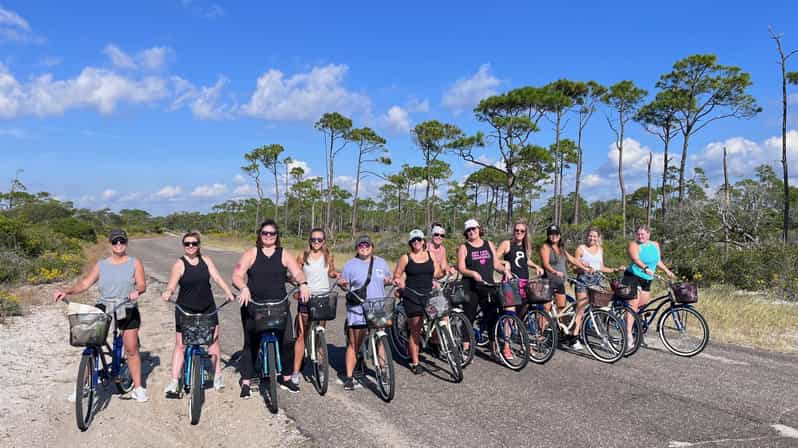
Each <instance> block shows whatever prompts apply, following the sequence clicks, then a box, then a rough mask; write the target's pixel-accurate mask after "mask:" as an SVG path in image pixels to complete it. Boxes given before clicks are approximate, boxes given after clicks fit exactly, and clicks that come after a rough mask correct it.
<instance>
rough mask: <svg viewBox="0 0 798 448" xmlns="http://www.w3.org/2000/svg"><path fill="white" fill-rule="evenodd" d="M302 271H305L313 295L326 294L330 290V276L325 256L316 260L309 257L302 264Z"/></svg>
mask: <svg viewBox="0 0 798 448" xmlns="http://www.w3.org/2000/svg"><path fill="white" fill-rule="evenodd" d="M308 257H310V255H308ZM302 271H303V272H304V273H305V279H307V281H308V288H310V294H311V295H318V294H325V293H327V292H329V291H330V276H329V272H328V266H327V264H326V263H325V259H324V256H321V257H319V258H317V259H315V260H314V259H312V258H308V259H307V261H305V263H304V264H303V265H302Z"/></svg>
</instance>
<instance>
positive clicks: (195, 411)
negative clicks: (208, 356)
mask: <svg viewBox="0 0 798 448" xmlns="http://www.w3.org/2000/svg"><path fill="white" fill-rule="evenodd" d="M202 370H203V366H202V356H200V354H199V353H194V354H193V355H191V391H190V392H189V394H188V410H189V415H190V416H191V424H192V425H196V424H197V423H199V419H200V414H201V413H202V402H203V401H204V400H205V382H204V381H203V378H202Z"/></svg>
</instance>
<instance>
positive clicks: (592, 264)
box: [571, 227, 624, 350]
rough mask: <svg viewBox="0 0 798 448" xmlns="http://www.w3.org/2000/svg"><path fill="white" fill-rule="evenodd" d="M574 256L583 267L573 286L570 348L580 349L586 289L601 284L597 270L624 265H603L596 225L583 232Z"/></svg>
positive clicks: (601, 270) (604, 270) (606, 269)
mask: <svg viewBox="0 0 798 448" xmlns="http://www.w3.org/2000/svg"><path fill="white" fill-rule="evenodd" d="M574 258H576V259H577V260H579V261H581V262H582V265H584V266H585V269H578V270H577V271H578V272H577V275H576V279H577V280H578V281H579V284H577V285H576V287H575V288H574V289H575V290H576V321H575V323H574V342H573V344H572V345H571V348H572V349H574V350H581V349H583V348H584V347H583V346H582V343H581V342H579V329H580V328H581V325H582V316H583V315H584V313H585V307H586V306H587V290H588V287H590V286H598V285H600V284H601V276H600V275H598V273H599V272H605V273H611V272H615V271H616V270H623V269H624V267H623V266H622V267H620V268H618V269H613V268H608V267H606V266H604V250H603V249H602V247H601V232H600V231H599V229H598V228H596V227H590V228H589V229H587V232H585V244H580V245H579V247H577V248H576V252H574Z"/></svg>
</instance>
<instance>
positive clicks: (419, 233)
mask: <svg viewBox="0 0 798 448" xmlns="http://www.w3.org/2000/svg"><path fill="white" fill-rule="evenodd" d="M416 238H421V239H422V240H423V239H424V232H422V231H421V230H419V229H413V230H411V231H410V236H408V237H407V242H408V243H409V242H411V241H413V240H414V239H416Z"/></svg>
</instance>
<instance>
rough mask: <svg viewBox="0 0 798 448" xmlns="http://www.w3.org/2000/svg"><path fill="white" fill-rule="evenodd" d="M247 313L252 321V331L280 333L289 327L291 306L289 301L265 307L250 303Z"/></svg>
mask: <svg viewBox="0 0 798 448" xmlns="http://www.w3.org/2000/svg"><path fill="white" fill-rule="evenodd" d="M247 312H248V313H249V317H250V318H251V319H252V331H255V332H261V331H279V330H284V329H285V327H287V326H288V317H289V315H290V314H291V304H289V303H288V301H287V300H286V301H283V302H280V303H277V304H269V303H267V304H263V305H258V304H256V303H254V302H249V304H248V305H247Z"/></svg>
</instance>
